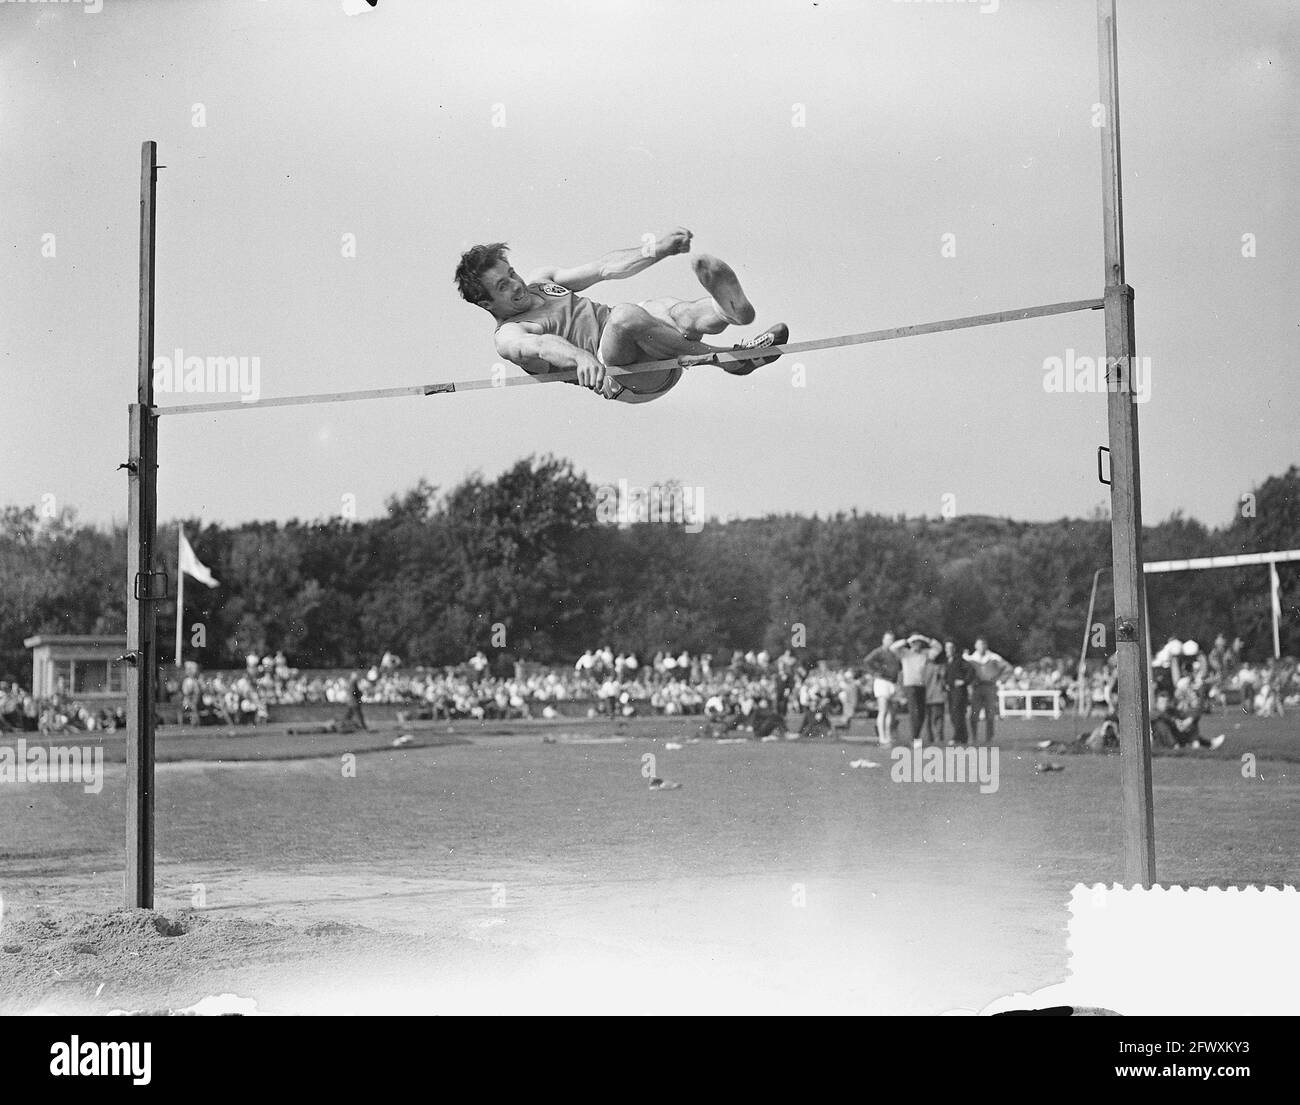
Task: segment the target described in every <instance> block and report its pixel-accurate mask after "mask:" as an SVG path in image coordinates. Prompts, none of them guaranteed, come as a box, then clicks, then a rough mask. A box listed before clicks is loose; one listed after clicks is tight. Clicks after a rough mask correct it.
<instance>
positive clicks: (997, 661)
mask: <svg viewBox="0 0 1300 1105" xmlns="http://www.w3.org/2000/svg"><path fill="white" fill-rule="evenodd" d="M962 659H963V660H965V661H966V662H967V663H968V664H970V666H971V667H972V668H973V669H974V671H975V683H974V685H973V686H972V688H971V698H970V736H971V743H972V744H978V743H979V721H980V714H981V713H982V714H983V715H984V743H985V744H992V743H993V719H994V718H995V717H996V716H997V712H998V680H999V679H1001V678H1002V677H1003V676H1004V675H1006V674H1007V673H1008V672H1010V671H1011V670H1012V668H1011V665H1010V664H1008V663H1007V662H1006V661H1005V660H1004V659H1002V657H1001V656H999V655H998V654H997V653H996V652H993V651H991V650H990V649H989V643H988V641H986V640H985V639H984V638H983V637H978V638H976V640H975V651H974V652H963V653H962Z"/></svg>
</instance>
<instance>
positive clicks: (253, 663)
mask: <svg viewBox="0 0 1300 1105" xmlns="http://www.w3.org/2000/svg"><path fill="white" fill-rule="evenodd" d="M888 637H889V641H890V644H889V645H888V646H882V647H884V648H885V650H886V652H887V653H888V654H889V655H893V656H895V657H896V659H897V665H896V667H893V666H890V665H886V668H887V669H888V670H887V671H885V672H884V674H889V672H893V679H883V678H882V671H881V669H880V661H879V655H880V654H881V651H882V650H880V649H877V650H873V652H872V653H870V654H869V655H868V657H867V660H866V661H865V662H862V663H859V664H858V665H856V666H854V667H849V666H844V665H837V664H831V663H828V662H825V661H819V662H815V663H810V662H807V661H803V660H801V659H799V658H797V657H796V656H795V655H794V654H793V653H792V652H790V651H789V650H786V651H785V652H783V653H781V654H780V655H778V656H773V655H771V654H770V653H768V652H767V651H758V652H755V651H748V652H746V651H741V650H736V651H734V652H732V654H731V655H730V657H729V658H728V657H725V656H724V657H721V658H717V657H714V656H713V655H712V654H710V653H698V654H691V653H689V652H685V651H683V652H680V653H672V652H668V651H660V652H657V653H655V654H654V655H653V656H652V657H648V658H644V659H643V658H641V657H638V656H637V655H635V654H633V653H630V652H614V651H613V650H612V649H610V648H608V647H604V646H602V647H600V648H594V649H588V650H586V651H585V652H583V654H582V655H581V656H579V657H578V658H577V660H576V662H575V663H574V664H573V665H572V667H549V668H548V667H543V666H540V665H530V664H514V665H513V666H512V667H511V668H510V669H508V670H506V671H502V670H501V669H500V665H499V662H498V664H496V665H494V664H493V662H492V661H490V660H489V659H488V657H487V656H486V655H485V654H484V653H483V652H478V653H476V654H475V655H474V656H472V657H470V658H469V659H468V660H467V661H465V662H464V663H463V664H459V665H456V666H452V667H441V668H431V667H424V666H415V667H408V666H406V665H404V664H403V662H402V659H401V657H399V656H397V655H395V654H394V653H392V652H387V653H385V654H384V655H383V657H382V658H381V659H380V661H379V662H378V663H377V664H375V665H374V666H372V667H370V668H367V669H356V670H345V671H329V672H320V671H315V672H311V671H306V672H305V671H300V670H298V669H297V668H294V667H292V666H290V665H289V663H288V660H287V658H286V657H285V655H284V653H282V652H279V653H276V654H275V655H274V656H271V655H268V656H263V657H257V656H249V657H247V660H246V663H245V667H244V670H243V671H242V672H241V671H235V672H209V673H203V672H200V670H199V668H198V666H197V665H196V664H194V663H193V662H190V663H187V664H186V665H185V666H184V669H183V670H182V671H179V672H177V673H176V674H175V676H174V677H172V678H170V679H168V680H167V681H166V684H165V687H164V688H163V695H162V698H163V700H164V701H165V702H167V703H169V704H170V705H171V706H172V707H173V708H174V711H175V712H174V714H173V716H178V717H179V720H181V721H182V722H183V723H185V724H190V725H198V724H223V725H257V724H260V723H263V722H265V721H267V720H268V718H269V714H270V707H272V706H294V705H302V704H332V705H337V706H340V707H346V708H347V709H348V710H349V711H350V712H353V713H355V714H356V715H357V716H358V717H360V715H361V710H362V708H363V706H364V705H366V704H387V705H396V706H400V707H402V708H403V710H404V712H405V713H406V714H407V716H411V717H427V718H435V719H445V720H455V719H460V718H468V719H481V720H498V719H499V720H507V719H516V718H534V717H543V718H554V717H558V716H561V713H562V712H563V713H567V714H569V715H572V713H573V712H574V707H573V706H570V707H567V708H566V707H565V705H564V704H566V703H573V704H576V706H577V708H579V709H582V710H585V711H586V712H588V713H590V714H593V715H603V716H607V717H611V718H617V717H633V716H644V715H656V714H657V715H667V716H685V717H691V716H694V717H699V718H700V719H702V721H704V722H706V723H708V724H710V725H715V726H718V727H720V728H721V729H734V728H742V729H746V730H753V731H755V732H758V731H759V730H764V731H765V732H777V731H780V730H784V729H785V728H786V726H787V719H788V718H789V717H790V715H791V714H792V713H794V714H798V715H799V719H800V720H799V722H798V731H799V732H801V733H805V734H808V733H821V732H830V731H831V730H832V729H834V728H836V727H843V726H846V725H847V724H848V723H849V722H850V721H851V719H852V718H853V716H854V715H855V714H856V713H860V712H866V713H868V714H875V715H876V716H877V717H878V718H879V717H880V716H881V713H882V711H884V713H885V716H884V725H883V727H884V730H885V731H886V737H885V738H882V739H886V740H887V737H888V733H889V732H890V727H891V726H892V725H893V721H892V718H891V716H890V715H891V714H892V713H894V712H895V711H897V710H898V709H899V708H901V707H902V705H903V704H904V703H907V704H908V707H909V713H911V714H912V715H913V718H914V721H913V730H914V732H913V736H914V737H917V736H918V735H919V734H920V732H921V730H920V729H919V728H918V727H919V726H921V725H922V724H923V723H924V724H925V726H926V728H925V733H926V735H927V737H929V738H930V739H934V737H935V734H936V730H937V732H938V733H939V734H943V733H944V732H945V726H944V712H945V703H946V704H947V709H948V714H949V716H950V717H951V720H952V722H953V727H954V736H955V737H956V738H957V739H958V740H959V741H964V740H965V739H966V731H965V722H966V718H967V711H969V719H970V721H971V727H972V729H973V727H974V723H975V721H976V720H977V718H976V712H975V707H976V706H977V705H979V706H981V708H982V712H983V714H984V718H985V726H986V727H987V728H986V737H987V739H991V734H992V712H991V711H990V709H989V706H990V704H991V703H993V702H994V701H995V699H990V698H986V700H985V701H984V702H983V703H980V702H978V701H977V700H978V699H979V698H980V695H979V694H977V693H976V692H977V691H980V690H982V689H990V688H994V687H996V686H997V685H1001V686H1004V687H1014V688H1017V689H1022V690H1029V689H1033V690H1044V689H1055V690H1059V691H1060V692H1061V695H1062V700H1063V705H1066V706H1068V707H1071V708H1077V707H1079V705H1080V702H1081V700H1082V703H1083V706H1084V707H1085V708H1083V709H1080V710H1079V712H1097V713H1101V714H1104V715H1105V714H1111V713H1113V712H1114V709H1115V702H1116V690H1115V686H1116V678H1115V666H1114V660H1113V658H1112V659H1111V660H1110V661H1107V662H1105V663H1102V664H1094V665H1092V666H1090V667H1089V668H1088V669H1086V670H1085V672H1084V673H1083V677H1082V679H1080V678H1079V674H1078V672H1077V671H1076V670H1075V668H1074V664H1073V662H1072V661H1068V660H1064V659H1048V658H1045V659H1042V660H1039V661H1037V662H1033V663H1027V664H1024V665H1020V666H1016V665H1012V664H1010V663H1007V662H1006V661H1005V660H1003V659H1002V658H1001V657H1000V656H997V654H996V653H992V652H988V651H985V652H983V653H981V652H979V651H978V648H977V652H976V653H969V652H962V653H961V655H960V657H959V656H958V653H957V652H956V651H954V648H953V646H952V645H951V642H949V643H948V647H947V648H946V649H945V648H944V646H943V643H941V642H939V641H937V640H935V639H932V638H928V637H924V636H922V635H919V634H914V635H913V636H912V637H910V638H906V639H904V640H902V641H898V642H894V641H893V638H892V635H888ZM913 654H914V658H910V657H913ZM972 664H973V666H971V665H972ZM968 668H969V671H968ZM1153 677H1154V681H1155V683H1156V686H1157V688H1159V689H1161V690H1163V691H1165V692H1166V694H1167V702H1168V703H1169V705H1170V706H1171V708H1172V709H1175V710H1177V711H1179V712H1180V714H1181V715H1182V716H1184V717H1199V716H1200V715H1201V714H1204V713H1207V712H1213V711H1215V710H1220V709H1222V708H1224V707H1225V706H1229V705H1234V706H1235V705H1239V706H1241V707H1242V708H1244V709H1246V710H1248V711H1250V712H1254V713H1257V714H1259V715H1261V716H1272V715H1276V714H1281V713H1282V712H1283V710H1284V707H1285V706H1286V705H1297V704H1300V674H1298V673H1297V663H1296V661H1295V660H1294V659H1291V658H1284V659H1282V660H1278V661H1273V660H1270V661H1268V662H1266V663H1263V664H1254V663H1248V662H1246V661H1244V660H1243V659H1242V649H1241V642H1240V640H1237V641H1234V642H1233V643H1232V644H1229V643H1228V642H1227V640H1226V639H1225V638H1224V637H1223V636H1220V637H1218V638H1217V639H1216V640H1215V643H1214V646H1213V647H1212V648H1211V649H1210V650H1208V651H1203V650H1202V649H1200V647H1199V646H1198V645H1197V643H1196V642H1195V641H1179V640H1177V639H1173V638H1171V639H1170V640H1169V641H1167V642H1166V643H1165V645H1164V646H1163V647H1162V648H1161V649H1160V650H1159V651H1158V652H1157V653H1156V655H1155V656H1154V657H1153ZM981 684H987V687H982V686H981ZM954 696H955V700H957V701H959V702H960V703H961V706H960V708H959V711H958V712H959V713H960V717H959V716H958V713H954V712H953V702H954ZM124 720H125V718H124V712H123V711H122V710H121V709H119V708H109V707H103V708H92V707H88V706H85V705H83V704H80V703H78V702H75V701H72V700H70V699H69V698H68V696H66V695H62V694H59V695H55V696H54V697H53V698H50V699H48V700H37V699H36V698H34V697H33V696H32V694H31V693H29V692H27V691H24V690H23V688H21V687H20V686H18V685H17V684H12V685H8V686H6V685H4V684H0V731H28V732H32V731H40V732H64V731H68V730H96V729H103V730H109V731H111V730H113V729H115V728H117V727H118V726H120V725H121V724H123V723H124ZM362 724H364V721H362ZM877 724H878V727H880V725H881V723H880V721H879V720H878V722H877ZM970 736H971V737H972V738H974V737H975V734H974V732H972V733H971V734H970Z"/></svg>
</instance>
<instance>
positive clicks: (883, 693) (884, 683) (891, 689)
mask: <svg viewBox="0 0 1300 1105" xmlns="http://www.w3.org/2000/svg"><path fill="white" fill-rule="evenodd" d="M873 690H874V694H875V696H876V697H877V698H893V697H894V695H895V694H896V693H897V691H898V686H897V685H896V684H894V683H891V682H890V681H889V680H888V679H881V678H880V677H879V676H877V677H876V683H875V687H874V689H873Z"/></svg>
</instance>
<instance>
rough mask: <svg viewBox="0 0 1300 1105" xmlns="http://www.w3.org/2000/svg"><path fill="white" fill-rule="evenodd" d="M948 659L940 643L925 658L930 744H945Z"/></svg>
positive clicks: (927, 734)
mask: <svg viewBox="0 0 1300 1105" xmlns="http://www.w3.org/2000/svg"><path fill="white" fill-rule="evenodd" d="M947 682H948V658H947V656H946V655H945V654H944V651H943V649H942V648H940V647H939V642H938V641H936V642H935V644H934V647H933V648H932V649H931V650H930V652H929V653H928V654H927V655H926V658H925V734H926V741H927V743H929V744H942V743H943V730H944V724H943V713H944V707H945V706H946V705H947V703H948V687H947Z"/></svg>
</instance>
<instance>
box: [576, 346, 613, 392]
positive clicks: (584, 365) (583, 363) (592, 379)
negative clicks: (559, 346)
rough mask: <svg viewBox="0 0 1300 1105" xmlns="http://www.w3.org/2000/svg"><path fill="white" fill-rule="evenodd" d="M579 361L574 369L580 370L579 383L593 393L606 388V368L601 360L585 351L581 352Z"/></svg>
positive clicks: (578, 356)
mask: <svg viewBox="0 0 1300 1105" xmlns="http://www.w3.org/2000/svg"><path fill="white" fill-rule="evenodd" d="M577 361H578V363H577V364H576V365H575V366H574V367H575V368H576V369H577V370H578V383H580V384H581V385H582V386H583V387H585V388H591V389H592V390H593V391H600V390H602V389H603V388H604V386H605V366H604V365H603V364H602V363H601V361H600V358H599V357H596V356H593V355H592V354H591V353H588V352H587V351H586V350H585V349H583V350H579V352H578V355H577Z"/></svg>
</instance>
